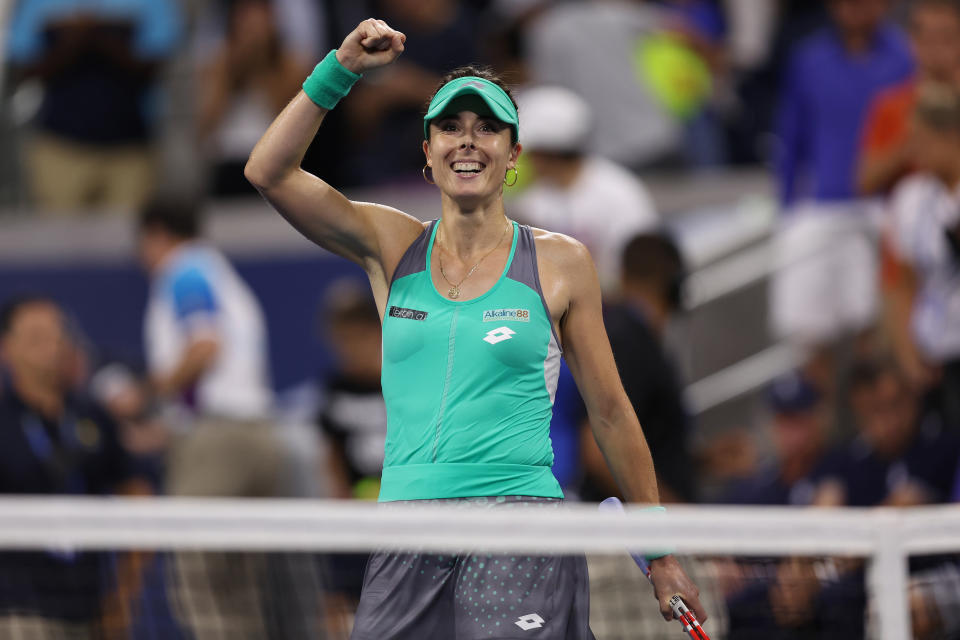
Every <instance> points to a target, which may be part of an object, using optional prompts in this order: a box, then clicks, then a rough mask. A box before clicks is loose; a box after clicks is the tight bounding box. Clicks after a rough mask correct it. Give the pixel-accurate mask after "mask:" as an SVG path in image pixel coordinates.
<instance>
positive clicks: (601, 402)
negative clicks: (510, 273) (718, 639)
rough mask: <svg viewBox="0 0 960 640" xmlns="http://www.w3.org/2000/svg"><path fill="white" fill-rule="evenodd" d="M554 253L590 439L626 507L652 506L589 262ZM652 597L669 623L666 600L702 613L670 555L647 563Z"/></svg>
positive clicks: (578, 247) (578, 252)
mask: <svg viewBox="0 0 960 640" xmlns="http://www.w3.org/2000/svg"><path fill="white" fill-rule="evenodd" d="M567 243H568V246H567V247H564V248H562V249H561V250H560V251H554V252H553V255H554V256H556V257H557V267H558V269H559V270H560V271H561V272H562V273H563V274H565V275H566V277H565V280H566V284H567V287H566V288H567V292H568V295H567V306H566V312H565V313H564V315H563V319H562V321H561V322H560V331H561V334H562V338H563V345H564V354H565V357H566V359H567V363H568V364H569V365H570V372H571V373H572V374H573V377H574V380H576V382H577V387H578V388H579V390H580V395H582V396H583V400H584V403H585V404H586V407H587V414H588V415H589V418H590V424H591V425H592V428H593V435H594V438H595V439H596V441H597V444H598V445H599V446H600V450H601V451H602V452H603V457H604V458H605V459H606V461H607V464H608V465H609V467H610V470H611V471H612V472H613V476H614V478H616V480H617V484H618V485H619V486H620V490H621V491H622V492H623V495H624V497H625V498H626V499H627V500H628V501H630V502H638V503H647V504H658V503H659V498H658V494H657V478H656V474H655V473H654V469H653V459H652V458H651V456H650V449H649V447H648V446H647V442H646V440H645V439H644V437H643V431H642V430H641V428H640V422H639V421H638V420H637V415H636V413H634V411H633V406H632V405H631V404H630V400H629V398H627V394H626V392H625V391H624V390H623V384H622V383H621V382H620V375H619V374H618V372H617V365H616V362H615V361H614V359H613V352H612V351H611V349H610V341H609V340H608V339H607V332H606V330H605V329H604V327H603V313H602V307H601V302H600V282H599V280H598V278H597V271H596V268H595V267H594V265H593V260H592V259H591V258H590V254H589V253H588V252H587V250H586V248H585V247H584V246H583V245H582V244H580V243H579V242H576V241H573V240H568V241H567ZM650 573H651V577H652V579H653V584H654V595H655V596H656V598H657V600H658V601H659V603H660V613H661V614H662V615H663V617H664V618H665V619H667V620H670V619H671V618H673V613H672V611H671V609H670V604H669V600H670V598H671V597H672V596H673V595H674V594H680V596H681V597H682V598H683V599H684V601H685V602H686V603H687V605H688V606H689V607H690V608H691V609H692V610H693V612H694V614H695V615H696V616H697V618H698V619H699V620H700V621H704V620H706V619H707V613H706V611H705V610H704V608H703V605H702V604H701V603H700V597H699V595H700V592H699V590H698V589H697V587H696V585H694V584H693V582H691V581H690V578H688V577H687V574H686V573H685V572H684V571H683V568H681V567H680V564H679V563H678V562H677V560H676V558H674V557H673V556H672V555H668V556H664V557H662V558H658V559H656V560H653V561H651V562H650Z"/></svg>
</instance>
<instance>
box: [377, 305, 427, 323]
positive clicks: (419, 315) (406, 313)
mask: <svg viewBox="0 0 960 640" xmlns="http://www.w3.org/2000/svg"><path fill="white" fill-rule="evenodd" d="M387 315H389V316H390V317H391V318H401V319H403V320H426V319H427V312H426V311H417V310H416V309H404V308H403V307H390V310H389V311H388V312H387Z"/></svg>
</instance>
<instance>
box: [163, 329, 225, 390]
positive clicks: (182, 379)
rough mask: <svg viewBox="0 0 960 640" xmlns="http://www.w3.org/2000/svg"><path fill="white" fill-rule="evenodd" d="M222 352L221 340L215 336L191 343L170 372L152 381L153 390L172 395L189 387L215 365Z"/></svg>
mask: <svg viewBox="0 0 960 640" xmlns="http://www.w3.org/2000/svg"><path fill="white" fill-rule="evenodd" d="M219 353H220V341H219V340H218V339H217V338H215V337H213V336H204V337H202V338H198V339H196V340H194V341H193V342H192V343H190V346H188V347H187V350H186V351H184V353H183V357H181V358H180V361H179V362H178V363H177V366H175V367H174V368H173V370H172V371H170V373H168V374H166V375H163V376H158V377H156V378H154V379H153V380H151V381H150V384H151V386H152V387H153V391H154V392H155V393H156V394H157V395H160V396H170V395H174V394H176V393H179V392H180V391H181V390H183V389H185V388H186V387H189V386H190V385H192V384H193V383H194V382H196V381H197V380H199V379H200V377H201V376H202V375H203V374H204V373H206V372H207V371H208V370H209V369H210V367H212V366H213V363H214V361H215V360H216V359H217V355H218V354H219Z"/></svg>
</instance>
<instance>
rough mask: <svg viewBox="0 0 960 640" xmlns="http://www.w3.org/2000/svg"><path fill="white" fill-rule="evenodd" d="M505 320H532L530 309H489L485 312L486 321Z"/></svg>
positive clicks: (484, 318)
mask: <svg viewBox="0 0 960 640" xmlns="http://www.w3.org/2000/svg"><path fill="white" fill-rule="evenodd" d="M503 320H512V321H514V322H530V310H529V309H487V310H486V311H484V312H483V321H484V322H502V321H503Z"/></svg>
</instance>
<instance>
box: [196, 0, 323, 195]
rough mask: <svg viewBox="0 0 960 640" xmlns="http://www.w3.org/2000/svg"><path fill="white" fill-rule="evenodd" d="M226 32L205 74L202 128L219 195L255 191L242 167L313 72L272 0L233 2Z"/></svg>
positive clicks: (214, 189)
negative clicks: (287, 36) (284, 32)
mask: <svg viewBox="0 0 960 640" xmlns="http://www.w3.org/2000/svg"><path fill="white" fill-rule="evenodd" d="M227 24H228V28H227V33H226V37H225V39H224V42H223V43H222V45H221V46H220V48H219V50H218V51H216V52H215V53H214V55H213V56H212V59H211V60H210V61H209V63H208V64H207V65H206V66H205V68H204V69H202V71H201V73H200V82H199V83H198V89H199V94H198V96H199V115H198V119H199V122H198V130H199V134H200V138H201V140H202V141H203V142H204V143H205V145H206V147H207V155H208V157H209V160H210V162H211V164H212V170H213V176H212V185H211V189H212V192H213V193H214V195H218V196H223V195H228V196H229V195H238V194H247V195H254V194H255V193H256V192H255V191H254V189H253V188H252V187H251V186H250V183H249V182H247V180H246V179H245V178H244V177H243V165H244V164H245V163H246V159H247V156H249V155H250V151H251V150H252V149H253V145H254V144H256V142H257V140H259V139H260V134H261V133H262V132H263V131H264V130H265V129H266V128H267V127H268V126H269V125H270V122H272V121H273V119H274V117H276V115H277V114H278V113H280V111H281V110H282V109H283V107H284V106H286V104H287V102H289V101H290V99H291V98H292V97H293V96H295V95H296V94H297V92H298V91H299V90H300V84H301V82H302V80H303V78H304V76H305V75H306V74H307V73H308V70H307V69H306V68H305V66H304V65H303V64H301V62H300V61H299V59H298V58H297V56H295V55H294V53H293V52H292V51H289V50H288V49H287V48H286V44H285V41H284V40H283V38H281V36H280V32H279V29H278V27H277V24H276V22H275V20H274V13H273V5H272V2H271V1H270V0H233V2H231V3H230V8H229V12H228V16H227Z"/></svg>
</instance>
